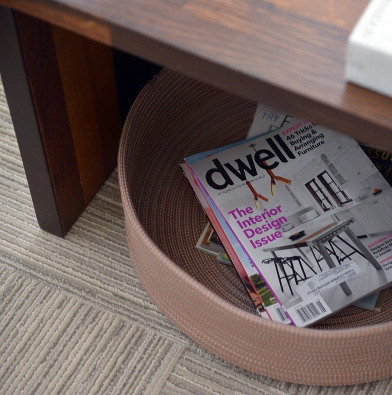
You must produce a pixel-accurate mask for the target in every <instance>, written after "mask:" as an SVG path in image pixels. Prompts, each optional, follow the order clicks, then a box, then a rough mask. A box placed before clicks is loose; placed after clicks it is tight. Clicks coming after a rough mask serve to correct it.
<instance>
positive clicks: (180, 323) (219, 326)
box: [119, 70, 392, 385]
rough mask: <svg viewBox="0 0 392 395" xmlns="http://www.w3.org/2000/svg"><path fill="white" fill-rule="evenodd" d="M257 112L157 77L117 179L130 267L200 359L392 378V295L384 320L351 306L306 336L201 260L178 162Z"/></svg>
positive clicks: (328, 375)
mask: <svg viewBox="0 0 392 395" xmlns="http://www.w3.org/2000/svg"><path fill="white" fill-rule="evenodd" d="M254 110H255V103H252V102H249V101H248V100H246V99H243V98H240V97H238V96H235V95H233V94H230V93H227V92H224V91H222V90H219V89H217V88H214V87H211V86H209V85H207V84H204V83H202V82H199V81H195V80H193V79H191V78H189V77H185V76H183V75H181V74H178V73H174V72H172V71H168V70H164V71H163V72H161V73H160V74H159V75H158V76H156V77H155V78H154V79H153V80H152V81H151V82H150V83H149V84H148V85H146V87H145V88H144V89H143V90H142V92H141V93H140V94H139V96H138V98H137V99H136V101H135V103H134V104H133V106H132V108H131V110H130V112H129V114H128V117H127V120H126V123H125V126H124V131H123V136H122V140H121V144H120V152H119V176H120V188H121V195H122V201H123V205H124V212H125V224H126V233H127V240H128V244H129V248H130V251H131V255H132V262H133V264H134V266H135V268H136V270H137V273H138V276H139V277H140V280H141V282H142V283H143V285H144V287H145V289H146V291H147V292H148V293H149V295H150V297H151V298H152V299H153V300H154V302H155V303H156V304H157V305H158V306H159V307H160V308H161V309H162V311H163V312H164V313H165V314H166V316H167V317H168V318H169V319H170V320H171V321H172V322H173V323H174V324H175V325H176V326H177V327H178V328H179V329H180V330H182V331H183V332H184V333H186V334H187V335H188V336H189V337H190V338H192V339H193V340H195V341H196V342H197V343H199V344H200V345H202V346H203V347H205V348H206V349H207V350H209V351H211V352H213V353H215V354H216V355H218V356H220V357H222V358H224V359H226V360H228V361H230V362H232V363H233V364H235V365H238V366H241V367H243V368H246V369H248V370H250V371H252V372H255V373H259V374H261V375H264V376H268V377H271V378H275V379H279V380H282V381H290V382H294V383H301V384H315V385H344V384H358V383H363V382H369V381H374V380H378V379H382V378H386V377H390V376H392V346H391V345H392V322H391V321H390V318H391V316H392V295H391V293H389V295H388V298H387V302H386V303H385V305H384V307H383V311H382V312H381V313H374V312H368V311H366V310H363V309H360V308H358V307H352V306H351V307H349V308H346V309H345V310H342V311H341V312H340V313H338V314H335V315H334V316H331V317H329V318H328V319H326V320H324V321H322V322H320V323H318V324H317V325H315V326H314V327H312V328H306V329H301V328H295V327H293V326H285V325H282V324H279V323H275V322H271V321H268V320H264V319H261V318H260V317H259V316H257V315H256V314H255V311H254V307H253V305H252V302H251V301H250V299H249V298H248V295H247V294H246V292H245V290H244V287H243V286H242V284H241V282H240V280H239V278H238V277H237V274H236V273H235V271H234V269H233V268H232V267H230V266H228V265H225V264H222V263H219V262H217V261H216V260H215V259H214V258H213V257H210V256H209V255H206V254H204V253H202V252H199V251H198V250H196V249H195V244H196V241H197V239H198V237H199V236H200V234H201V232H202V230H203V228H204V226H205V223H206V216H205V214H204V213H203V210H202V208H201V206H200V205H199V203H198V201H197V199H196V197H195V195H194V193H193V190H192V189H191V187H190V186H189V185H188V182H187V180H186V179H185V177H184V175H183V174H182V171H181V169H180V166H179V165H180V163H182V161H183V158H184V157H186V156H188V155H190V154H194V153H197V152H202V151H205V150H207V149H210V148H215V147H219V146H223V145H226V144H229V143H232V142H234V141H237V140H239V139H242V138H244V137H245V135H246V132H247V130H248V128H249V126H250V124H251V121H252V117H253V113H254Z"/></svg>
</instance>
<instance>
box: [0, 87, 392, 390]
mask: <svg viewBox="0 0 392 395" xmlns="http://www.w3.org/2000/svg"><path fill="white" fill-rule="evenodd" d="M0 85H1V84H0ZM387 363H391V361H388V362H387ZM298 369H301V367H300V366H298ZM391 383H392V381H390V380H384V381H381V382H377V383H372V384H368V385H361V386H355V387H354V386H350V387H339V388H332V387H331V388H320V387H309V386H299V385H292V384H290V383H283V382H279V381H275V380H271V379H268V378H265V377H261V376H257V375H254V374H251V373H249V372H246V371H244V370H241V369H239V368H237V367H235V366H232V365H230V364H229V363H227V362H225V361H222V360H221V359H219V358H217V357H215V356H213V355H211V354H210V353H208V352H206V351H205V350H204V349H202V348H201V347H199V346H198V345H197V344H195V343H194V342H192V341H191V340H189V339H188V338H187V337H186V336H185V335H183V334H182V333H180V332H179V331H178V330H177V329H176V328H175V327H174V326H173V325H172V324H171V323H170V322H169V321H168V320H167V319H166V318H165V316H164V315H163V314H162V313H161V312H160V311H159V310H158V308H157V307H156V306H155V305H154V304H153V303H152V302H151V301H150V300H149V298H148V296H147V295H146V294H145V292H144V290H143V288H142V286H141V284H140V282H139V280H138V279H137V277H136V276H135V273H134V270H133V268H132V264H131V260H130V257H129V253H128V249H127V246H126V243H125V238H124V224H123V213H122V207H121V201H120V195H119V188H118V184H117V173H116V172H115V173H114V174H112V176H111V177H110V179H109V180H108V181H107V182H106V184H105V185H104V187H103V188H102V189H101V191H100V192H99V193H98V194H97V196H96V197H95V198H94V200H93V201H92V203H91V204H90V205H89V207H88V208H87V210H86V211H85V212H84V214H83V215H82V216H81V217H80V219H79V220H78V222H77V223H76V225H75V226H74V228H73V229H72V230H71V232H70V233H69V234H68V235H67V237H66V238H65V239H60V238H56V237H54V236H51V235H49V234H47V233H45V232H43V231H41V230H40V229H39V227H38V226H37V223H36V220H35V215H34V209H33V207H32V203H31V200H30V195H29V189H28V186H27V182H26V178H25V174H24V171H23V166H22V162H21V159H20V157H19V151H18V147H17V144H16V140H15V136H14V131H13V127H12V122H11V119H10V116H9V112H8V108H7V104H6V100H5V97H4V92H3V90H2V87H1V86H0V394H33V393H35V394H58V393H67V394H90V393H102V394H256V393H257V394H259V393H260V394H289V393H290V394H293V393H295V394H319V393H320V394H354V393H355V394H357V393H364V394H365V393H384V394H385V393H387V392H389V393H391V392H392V384H391Z"/></svg>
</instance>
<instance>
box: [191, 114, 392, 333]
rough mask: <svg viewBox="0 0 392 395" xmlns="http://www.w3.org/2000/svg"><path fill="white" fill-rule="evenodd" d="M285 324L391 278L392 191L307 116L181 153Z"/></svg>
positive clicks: (317, 315)
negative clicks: (284, 315) (235, 140)
mask: <svg viewBox="0 0 392 395" xmlns="http://www.w3.org/2000/svg"><path fill="white" fill-rule="evenodd" d="M186 163H187V166H188V168H189V170H190V171H191V172H192V174H193V177H194V178H195V180H196V182H197V184H198V186H199V188H200V189H201V191H202V192H203V194H204V195H205V197H206V198H207V199H208V203H209V205H210V206H211V207H212V208H213V209H214V210H217V212H219V213H220V215H221V216H222V219H223V221H224V222H225V224H226V225H227V229H229V230H230V232H232V235H234V237H235V239H236V241H237V242H238V245H239V246H240V248H241V249H242V251H243V253H244V255H245V256H246V257H247V258H248V260H249V262H250V263H251V266H252V268H254V269H255V270H256V271H257V273H258V274H259V275H260V276H261V277H262V278H263V279H264V281H265V283H266V284H267V285H268V287H269V288H270V289H271V291H272V292H273V294H274V296H275V298H276V300H278V301H279V303H280V305H281V306H282V308H283V309H284V310H285V311H286V313H287V315H288V317H289V319H290V320H291V322H292V323H293V324H294V325H297V326H307V325H310V324H312V323H314V322H315V321H318V320H320V319H322V318H324V317H326V316H327V315H329V314H332V313H333V312H336V311H338V310H340V309H341V308H343V307H345V306H347V305H349V304H351V303H353V302H355V301H357V300H358V299H360V298H362V297H364V296H366V295H369V294H371V293H373V292H374V291H375V290H378V289H381V288H384V287H386V286H387V285H388V284H389V283H390V282H391V280H392V271H391V269H392V252H391V250H392V218H390V217H392V214H391V211H390V209H389V207H391V203H392V188H391V187H390V186H389V184H388V183H387V181H386V180H385V179H384V177H383V176H382V175H381V174H380V173H379V171H378V170H377V168H376V167H375V166H374V165H373V164H372V162H371V161H370V160H369V158H368V157H367V156H366V154H365V153H364V152H363V150H362V149H361V147H360V146H359V145H358V144H357V143H356V142H355V141H354V140H353V139H351V138H349V137H347V136H343V135H340V134H337V133H335V132H333V131H331V130H330V129H327V128H323V127H320V126H318V125H315V124H313V123H311V122H308V121H298V122H296V123H291V124H290V126H289V127H287V128H281V129H279V130H274V131H272V132H270V133H268V134H265V135H262V136H260V137H253V138H249V139H247V140H244V141H242V142H240V143H237V144H233V145H231V146H228V147H223V148H221V149H218V150H214V151H211V153H202V154H200V155H194V156H191V157H188V158H186Z"/></svg>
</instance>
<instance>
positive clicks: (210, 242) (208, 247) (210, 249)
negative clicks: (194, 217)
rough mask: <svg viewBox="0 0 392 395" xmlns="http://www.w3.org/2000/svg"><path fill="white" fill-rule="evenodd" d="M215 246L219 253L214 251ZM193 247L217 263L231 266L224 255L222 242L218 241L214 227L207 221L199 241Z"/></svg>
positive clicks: (227, 257)
mask: <svg viewBox="0 0 392 395" xmlns="http://www.w3.org/2000/svg"><path fill="white" fill-rule="evenodd" d="M217 246H219V252H218V251H216V247H217ZM195 247H196V248H197V249H198V250H199V251H202V252H205V253H207V254H210V255H214V256H215V257H216V259H217V261H219V262H222V263H225V264H227V265H232V263H231V261H230V258H229V256H228V255H227V254H226V250H225V248H224V246H223V244H222V242H221V241H220V238H219V236H218V235H217V233H216V231H215V229H214V227H213V226H212V225H211V223H210V222H208V221H207V224H206V226H205V227H204V229H203V232H202V233H201V235H200V237H199V239H198V240H197V243H196V246H195Z"/></svg>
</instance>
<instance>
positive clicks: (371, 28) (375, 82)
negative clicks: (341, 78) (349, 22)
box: [345, 0, 392, 96]
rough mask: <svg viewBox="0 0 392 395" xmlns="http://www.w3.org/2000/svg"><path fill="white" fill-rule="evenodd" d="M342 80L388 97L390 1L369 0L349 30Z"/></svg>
mask: <svg viewBox="0 0 392 395" xmlns="http://www.w3.org/2000/svg"><path fill="white" fill-rule="evenodd" d="M345 72H346V79H347V80H348V81H351V82H354V83H356V84H358V85H361V86H363V87H365V88H369V89H371V90H374V91H376V92H379V93H382V94H385V95H388V96H392V0H372V1H371V2H370V3H369V5H368V6H367V8H366V9H365V11H364V13H363V14H362V16H361V17H360V19H359V21H358V22H357V24H356V25H355V27H354V29H353V31H352V32H351V34H350V36H349V38H348V42H347V50H346V70H345Z"/></svg>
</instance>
